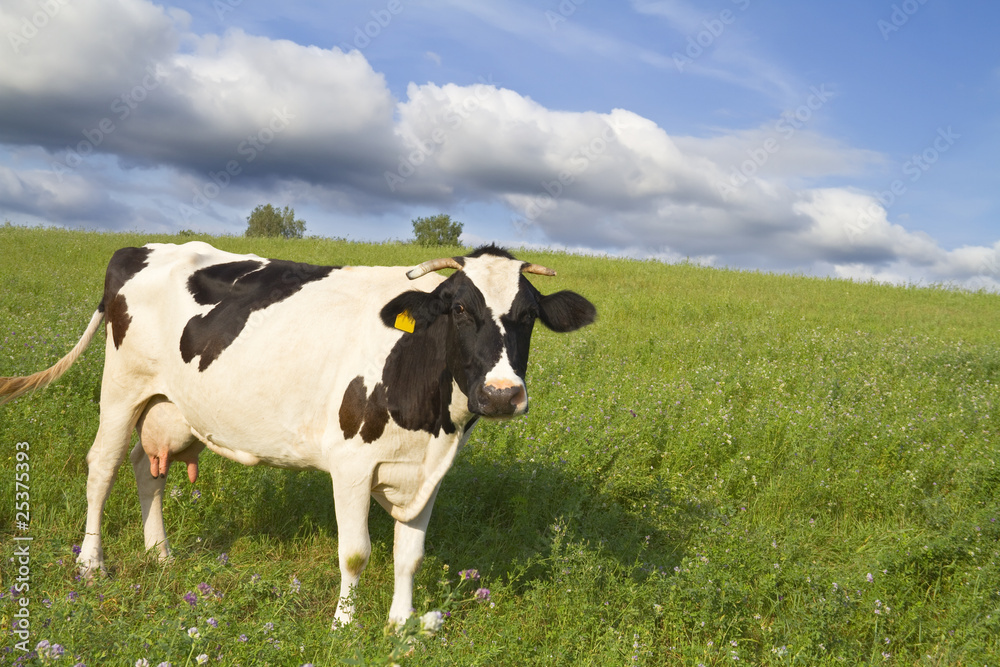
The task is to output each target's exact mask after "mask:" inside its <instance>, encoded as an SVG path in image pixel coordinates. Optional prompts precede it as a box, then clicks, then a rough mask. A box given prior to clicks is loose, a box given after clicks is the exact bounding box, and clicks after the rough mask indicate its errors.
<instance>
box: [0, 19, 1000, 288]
mask: <svg viewBox="0 0 1000 667" xmlns="http://www.w3.org/2000/svg"><path fill="white" fill-rule="evenodd" d="M997 25H1000V3H996V2H993V1H988V0H967V1H965V2H945V0H896V1H895V2H890V1H881V0H841V1H839V2H836V3H834V2H793V1H792V0H772V1H770V2H764V1H763V0H706V1H695V0H659V1H657V0H632V1H631V2H626V1H624V0H620V1H618V2H600V1H598V0H542V1H541V2H520V1H509V2H508V1H502V0H499V1H496V2H485V1H480V2H476V1H474V0H412V1H411V0H377V1H375V2H359V1H354V0H350V1H346V2H337V3H325V2H324V3H320V2H298V1H295V0H292V1H289V2H282V3H270V2H267V3H265V2H261V1H260V0H178V1H176V2H167V3H165V4H154V3H152V2H149V1H147V0H4V1H3V3H2V4H0V37H2V39H0V218H2V219H3V220H7V221H10V222H12V223H14V224H18V225H37V224H45V225H57V226H62V227H69V228H82V229H100V230H139V231H145V232H150V233H160V232H167V233H171V232H176V231H180V230H185V229H189V230H194V231H198V232H207V233H211V234H236V235H239V234H242V233H243V232H244V230H245V229H246V219H247V216H248V215H249V213H250V211H252V210H253V208H254V207H255V206H257V205H259V204H263V203H271V204H274V205H275V206H278V207H281V206H291V207H293V208H294V209H295V212H296V215H297V217H299V218H302V219H304V220H305V221H306V233H307V234H310V235H319V236H327V237H337V238H347V239H351V240H358V241H385V240H392V239H400V240H404V239H407V238H410V237H412V224H411V221H412V220H413V219H414V218H416V217H418V216H427V215H435V214H438V213H447V214H449V215H450V216H451V217H452V219H454V220H458V221H460V222H462V223H463V225H464V234H463V241H464V242H465V243H466V244H468V245H476V244H479V243H483V242H490V241H493V242H497V243H499V244H502V245H506V246H508V247H513V248H517V247H522V246H526V247H553V248H559V249H566V250H570V251H573V252H583V253H594V254H604V253H607V254H612V255H624V256H630V257H637V258H653V259H661V260H664V261H671V262H673V261H684V260H687V261H692V262H697V263H700V264H704V265H710V266H717V267H728V268H739V269H752V270H762V271H778V272H793V273H800V274H805V275H815V276H831V277H840V278H851V279H857V280H879V281H888V282H893V283H900V284H916V285H931V284H944V285H949V286H957V287H967V288H971V289H988V290H994V291H996V290H1000V187H998V184H1000V157H998V156H1000V46H998V44H1000V43H998V40H997V38H996V35H995V33H996V26H997ZM0 250H2V249H0ZM0 254H2V253H0ZM331 261H335V258H331Z"/></svg>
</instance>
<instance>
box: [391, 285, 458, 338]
mask: <svg viewBox="0 0 1000 667" xmlns="http://www.w3.org/2000/svg"><path fill="white" fill-rule="evenodd" d="M440 301H441V297H440V296H439V295H438V294H437V293H436V292H432V293H430V294H428V293H427V292H420V291H417V290H411V291H409V292H403V293H402V294H400V295H399V296H397V297H396V298H394V299H393V300H392V301H390V302H389V303H387V304H386V305H385V306H383V307H382V311H381V312H380V313H379V317H381V318H382V323H383V324H385V326H387V327H390V328H396V327H397V325H398V322H399V321H398V319H397V318H399V316H400V315H404V314H405V315H404V318H403V321H405V319H406V318H409V320H410V321H412V322H414V323H416V324H419V325H423V326H426V325H427V324H430V322H431V321H433V320H434V319H435V318H436V317H437V315H439V314H440V313H441V312H442V310H443V309H442V308H441V306H440ZM435 306H437V307H435ZM403 326H405V324H404V325H403ZM404 330H405V329H404ZM411 333H412V332H411Z"/></svg>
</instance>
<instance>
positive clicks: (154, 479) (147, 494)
mask: <svg viewBox="0 0 1000 667" xmlns="http://www.w3.org/2000/svg"><path fill="white" fill-rule="evenodd" d="M136 431H137V432H138V433H139V443H138V444H137V445H136V446H135V447H134V448H133V449H132V454H131V455H130V457H129V458H130V459H131V461H132V470H133V472H135V483H136V488H137V489H138V492H139V504H140V506H141V507H142V532H143V537H144V538H145V545H146V551H150V550H153V549H155V550H156V552H157V556H158V557H159V559H160V560H161V561H165V560H166V559H167V558H169V557H170V545H169V543H168V541H167V534H166V530H165V529H164V526H163V494H164V491H165V489H166V485H167V471H168V470H169V469H170V463H171V462H172V461H173V460H183V461H184V462H185V463H187V466H188V479H190V480H191V482H192V483H193V482H194V481H195V478H196V477H197V476H198V454H199V453H200V452H201V450H202V449H203V448H204V445H202V444H201V443H200V442H195V439H194V436H193V435H191V427H190V426H189V425H188V423H187V421H185V420H184V417H183V415H182V414H181V411H180V410H179V409H178V408H177V406H175V405H174V404H173V403H171V402H169V401H168V400H167V399H166V398H164V397H163V396H154V397H153V398H151V399H150V400H149V402H148V403H147V404H146V408H145V410H143V413H142V416H141V417H139V422H138V423H137V424H136Z"/></svg>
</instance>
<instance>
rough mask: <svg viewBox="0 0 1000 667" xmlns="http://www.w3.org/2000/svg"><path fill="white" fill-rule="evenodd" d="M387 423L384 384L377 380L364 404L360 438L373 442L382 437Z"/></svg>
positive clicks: (387, 415) (387, 414) (387, 413)
mask: <svg viewBox="0 0 1000 667" xmlns="http://www.w3.org/2000/svg"><path fill="white" fill-rule="evenodd" d="M388 423H389V411H388V410H387V409H386V399H385V386H384V385H383V384H382V383H381V382H379V383H377V384H376V385H375V388H374V389H372V395H371V396H369V397H368V405H366V406H365V423H364V424H362V425H361V439H362V440H363V441H364V442H375V441H376V440H378V439H379V438H381V437H382V433H383V432H384V431H385V425H386V424H388Z"/></svg>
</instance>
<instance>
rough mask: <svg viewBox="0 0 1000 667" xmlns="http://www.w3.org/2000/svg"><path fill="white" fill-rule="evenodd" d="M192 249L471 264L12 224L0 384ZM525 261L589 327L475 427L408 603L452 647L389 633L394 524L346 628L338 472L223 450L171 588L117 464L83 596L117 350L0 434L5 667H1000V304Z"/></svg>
mask: <svg viewBox="0 0 1000 667" xmlns="http://www.w3.org/2000/svg"><path fill="white" fill-rule="evenodd" d="M191 238H201V239H203V240H208V241H210V242H212V243H214V244H215V245H217V246H218V247H220V248H224V249H226V250H231V251H236V252H254V253H256V254H259V255H263V256H270V257H280V258H286V259H294V260H298V261H306V262H313V263H323V264H390V265H395V264H400V265H413V264H416V263H419V262H420V261H423V260H426V259H430V258H431V256H432V255H435V256H437V255H440V254H460V253H462V252H463V251H462V250H461V249H458V248H448V249H445V250H443V251H442V250H441V249H434V248H431V249H428V248H421V247H418V246H414V245H408V244H403V243H386V244H382V245H375V244H360V243H349V242H345V241H334V240H324V239H307V240H292V241H278V240H262V239H245V238H239V237H223V238H211V239H209V238H206V237H163V236H150V235H144V234H138V233H131V234H98V233H84V232H69V231H62V230H51V229H25V228H18V227H12V226H5V227H0V375H5V376H10V375H23V374H28V373H32V372H35V371H38V370H41V369H43V368H46V367H48V366H49V365H51V364H52V363H53V362H55V361H56V360H57V359H59V358H60V357H61V356H62V355H63V354H65V353H66V352H67V351H68V350H69V349H70V348H71V347H72V346H73V345H74V344H75V342H76V341H77V339H78V338H79V336H80V334H81V333H82V332H83V329H84V328H85V326H86V324H87V322H88V321H89V319H90V316H91V314H92V313H93V311H94V309H95V308H96V306H97V304H98V301H99V300H100V296H101V291H102V288H103V276H104V269H105V266H106V264H107V261H108V259H109V258H110V256H111V254H112V253H113V252H114V250H116V249H117V248H119V247H122V246H127V245H141V244H143V243H146V242H149V241H173V242H183V241H185V240H190V239H191ZM516 254H517V255H518V257H519V258H523V259H528V260H531V261H535V262H539V263H542V264H545V265H547V266H550V267H552V268H554V269H556V270H557V271H558V273H559V275H558V276H557V277H555V278H543V277H539V276H533V277H532V282H533V283H534V284H535V285H536V286H537V287H538V288H539V289H541V290H542V291H543V292H552V291H556V290H559V289H572V290H574V291H577V292H579V293H581V294H583V295H585V296H587V297H588V298H589V299H590V300H591V301H593V302H594V304H595V305H596V306H597V309H598V321H597V322H596V323H595V324H594V325H593V326H590V327H587V328H585V329H583V330H581V331H578V332H575V333H572V334H553V333H551V332H549V331H547V330H545V329H544V328H543V327H541V326H540V325H539V326H538V327H536V329H535V332H536V333H535V336H534V339H533V342H532V352H531V359H530V363H529V367H528V378H527V379H528V390H529V396H530V398H531V411H530V412H529V414H528V415H526V416H524V417H521V418H518V419H515V420H511V421H504V422H492V423H487V422H483V421H481V422H480V424H479V425H478V426H477V427H476V431H475V432H474V434H473V436H472V439H471V440H470V442H469V445H468V446H467V447H466V448H465V449H464V450H463V451H462V452H461V453H460V455H459V457H458V459H457V461H456V464H455V465H454V467H453V468H452V470H451V471H450V472H449V473H448V475H447V476H446V477H445V480H444V483H443V487H442V490H441V493H440V495H439V496H438V501H437V504H436V506H435V509H434V516H433V518H432V519H431V524H430V528H429V530H428V535H427V557H426V559H425V561H424V564H423V567H422V569H421V570H420V571H419V573H418V574H417V579H416V593H415V596H414V604H415V606H416V608H417V614H418V615H422V614H425V613H426V612H428V611H434V610H441V611H443V612H447V613H446V614H445V616H444V619H443V624H442V625H441V626H440V628H439V629H438V630H437V632H436V633H433V634H431V633H430V632H423V633H421V632H419V631H418V630H417V629H416V628H417V627H418V626H419V624H417V623H416V621H415V622H414V625H411V626H410V627H409V628H408V632H409V634H408V636H407V637H406V638H400V637H399V636H394V635H392V634H387V633H386V631H385V619H386V615H387V613H388V609H389V603H390V599H391V596H392V587H393V583H392V582H393V569H392V533H393V526H392V521H391V520H390V518H389V517H388V515H386V514H385V512H383V511H382V510H381V508H379V507H378V505H377V504H374V503H373V508H372V511H371V519H370V526H371V533H372V548H373V553H372V558H371V561H370V564H369V566H368V568H367V570H366V572H365V574H364V576H363V578H362V582H361V587H360V589H359V590H358V591H357V595H356V604H357V609H358V616H357V620H356V622H355V623H354V624H352V625H351V626H349V627H345V628H340V629H337V630H335V631H331V628H330V625H331V621H332V619H333V614H334V609H335V608H336V605H337V592H338V582H339V573H338V571H337V528H336V523H335V520H334V509H333V499H332V493H331V483H330V479H329V477H328V476H326V475H323V474H321V473H313V472H292V471H285V470H277V469H272V468H265V467H258V468H248V467H243V466H240V465H238V464H236V463H233V462H231V461H228V460H224V459H221V458H219V457H217V456H215V455H213V454H211V453H209V452H206V453H205V454H204V455H203V456H202V457H201V469H200V477H199V479H198V481H197V483H196V484H195V485H192V484H190V483H189V482H188V480H187V477H186V475H185V471H184V469H183V466H182V465H178V466H174V467H173V468H172V469H171V471H170V475H169V478H168V482H167V491H168V495H169V497H168V498H167V499H166V502H165V514H166V522H167V535H168V536H169V538H170V540H171V542H172V546H173V549H174V556H175V557H174V560H173V562H171V563H170V564H168V565H167V566H161V565H159V564H157V563H156V561H155V559H153V558H152V557H151V556H147V555H146V554H144V553H143V542H142V527H141V522H140V514H139V504H138V500H137V497H136V492H135V481H134V479H133V477H132V473H131V468H130V466H129V465H128V464H126V465H125V466H123V467H122V469H121V471H120V474H119V478H118V482H117V484H116V485H115V488H114V490H113V492H112V495H111V497H110V499H109V501H108V504H107V508H106V513H105V517H106V519H105V527H104V548H105V558H106V562H107V564H108V567H109V573H108V576H107V577H105V578H100V579H99V580H97V581H96V582H94V584H93V585H89V586H88V585H86V584H85V582H83V581H81V580H80V579H79V578H78V577H77V574H76V570H75V567H74V558H75V556H74V547H76V546H77V545H79V544H80V542H81V540H82V537H83V532H84V518H85V512H86V499H85V486H86V461H85V457H86V453H87V450H88V448H89V447H90V444H91V442H92V440H93V437H94V434H95V432H96V429H97V422H98V401H97V396H98V391H99V384H100V377H101V368H102V363H103V354H104V352H103V347H104V341H103V336H102V335H98V337H97V338H96V339H95V342H94V343H93V344H92V345H91V347H90V349H89V350H88V351H87V352H86V353H85V354H84V356H83V357H82V358H81V359H80V360H79V361H78V362H77V364H76V365H75V366H74V367H73V368H72V369H71V370H70V371H69V372H68V373H67V374H66V375H65V376H64V377H63V378H62V380H60V381H59V382H58V383H56V384H54V385H52V386H50V387H49V388H48V389H45V390H43V391H40V392H37V393H35V394H33V395H30V396H26V397H23V398H21V399H18V400H16V401H14V402H11V403H9V404H7V405H4V406H2V407H0V499H2V500H0V664H4V665H7V664H18V665H41V664H55V665H70V666H72V665H77V664H79V663H83V664H84V665H86V666H87V667H102V666H105V665H122V666H132V665H137V664H138V665H147V664H148V665H150V666H152V667H156V666H157V665H160V664H162V663H165V662H167V663H169V664H171V665H173V666H174V667H180V666H182V665H195V664H200V663H205V664H212V665H214V664H220V665H245V666H251V665H291V666H296V667H298V666H300V665H304V664H309V663H311V664H313V665H316V666H319V665H323V666H326V665H342V664H354V665H380V666H381V665H388V664H393V663H397V664H400V665H517V666H518V667H523V666H526V665H792V664H797V665H997V664H998V663H1000V568H998V560H1000V543H998V538H1000V523H998V522H1000V467H998V461H1000V444H998V442H997V434H998V433H1000V351H998V347H997V341H998V339H1000V296H998V295H993V294H984V293H969V292H963V291H958V290H951V289H942V288H926V287H925V288H916V287H897V286H886V285H879V284H873V283H856V282H848V281H840V280H823V279H815V278H808V277H801V276H788V275H771V274H763V273H754V272H743V271H732V270H719V269H710V268H703V267H698V266H693V265H689V264H675V265H667V264H663V263H657V262H643V261H634V260H626V259H608V258H596V257H580V256H572V255H565V254H557V253H541V252H528V251H523V252H517V253H516ZM345 326H350V323H345ZM19 443H27V444H26V445H20V444H19ZM21 453H24V454H25V455H24V456H20V454H21ZM18 463H27V464H28V465H27V466H21V467H20V468H18V467H17V464H18ZM20 472H29V473H30V477H27V478H26V481H25V482H23V486H20V487H18V486H17V482H16V476H17V475H18V474H20ZM16 493H24V494H25V495H23V496H16V495H15V494H16ZM19 502H25V503H27V507H28V510H30V525H29V526H28V527H27V529H23V527H19V526H18V524H17V522H18V521H19V520H20V518H19V517H18V516H17V512H16V508H17V506H18V503H19ZM19 537H20V538H24V537H30V538H31V540H30V541H27V540H24V539H15V538H19ZM25 545H27V547H26V546H25ZM25 549H28V550H29V552H30V556H24V555H23V553H24V550H25ZM25 559H27V560H28V562H27V563H24V562H23V561H24V560H25ZM473 569H474V570H476V575H475V576H473V577H471V578H470V575H469V573H468V571H469V570H473ZM463 572H464V574H462V573H463ZM463 579H464V580H463ZM25 583H27V584H29V586H30V587H27V588H26V587H24V586H22V587H21V588H20V589H19V588H18V586H20V585H21V584H25ZM481 589H487V590H488V594H485V593H483V591H482V590H481ZM477 592H478V595H477ZM22 599H25V600H27V602H26V603H25V604H26V606H22ZM22 609H27V610H28V614H29V616H28V618H29V624H30V629H29V631H28V639H27V640H26V642H27V643H26V644H23V643H21V642H22V641H24V640H22V639H20V638H19V637H18V635H17V634H16V633H15V632H14V631H15V630H16V629H17V628H18V621H19V620H20V618H23V612H21V610H22ZM17 614H22V616H21V617H18V616H17ZM193 628H197V630H192V629H193ZM19 645H20V646H21V647H26V648H28V649H29V652H27V653H26V652H24V651H22V650H21V649H20V648H19ZM56 645H58V647H59V649H58V650H57V649H56V648H55V646H56ZM36 647H37V649H36ZM60 652H61V655H58V654H59V653H60Z"/></svg>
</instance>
